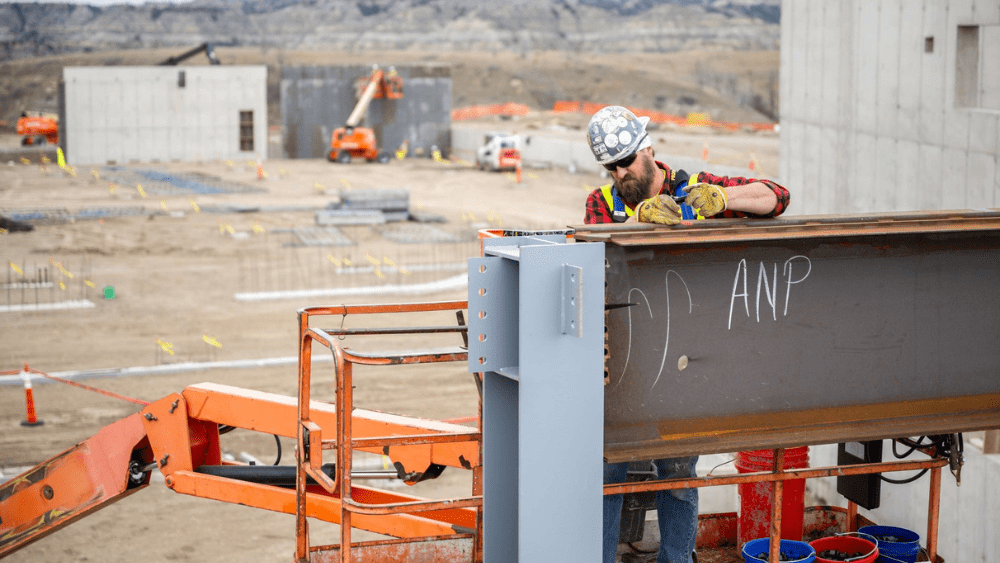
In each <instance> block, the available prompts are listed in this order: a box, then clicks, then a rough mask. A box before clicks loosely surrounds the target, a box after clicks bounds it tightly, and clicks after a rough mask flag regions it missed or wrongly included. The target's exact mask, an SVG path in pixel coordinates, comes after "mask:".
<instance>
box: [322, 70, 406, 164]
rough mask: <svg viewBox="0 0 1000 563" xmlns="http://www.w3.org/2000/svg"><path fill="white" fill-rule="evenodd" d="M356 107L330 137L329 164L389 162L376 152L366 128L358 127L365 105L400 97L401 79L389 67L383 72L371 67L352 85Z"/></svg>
mask: <svg viewBox="0 0 1000 563" xmlns="http://www.w3.org/2000/svg"><path fill="white" fill-rule="evenodd" d="M356 89H357V90H358V103H357V104H356V105H355V106H354V110H353V111H351V115H350V116H348V118H347V121H346V122H345V124H344V126H343V127H338V128H337V129H335V130H334V131H333V134H332V135H331V136H330V153H329V154H328V155H327V158H328V159H329V160H330V161H331V162H340V163H343V164H346V163H348V162H351V159H352V158H364V159H365V160H367V161H368V162H375V161H378V162H380V163H382V164H385V163H387V162H389V153H388V152H385V151H379V150H378V143H377V141H376V139H375V132H374V131H372V130H371V129H369V128H367V127H358V124H359V123H361V120H362V119H363V118H364V114H365V112H366V111H367V110H368V105H369V104H371V101H372V100H373V99H374V98H386V99H389V100H398V99H400V98H402V97H403V78H402V77H401V76H399V74H397V73H396V70H395V69H394V68H392V67H389V70H388V72H385V71H383V70H381V69H379V68H378V66H375V67H373V68H372V73H371V74H370V75H369V76H364V77H362V78H360V79H359V80H358V82H357V84H356Z"/></svg>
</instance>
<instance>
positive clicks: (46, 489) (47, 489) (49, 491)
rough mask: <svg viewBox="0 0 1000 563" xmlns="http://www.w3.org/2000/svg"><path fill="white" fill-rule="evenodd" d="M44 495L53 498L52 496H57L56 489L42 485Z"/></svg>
mask: <svg viewBox="0 0 1000 563" xmlns="http://www.w3.org/2000/svg"><path fill="white" fill-rule="evenodd" d="M42 496H43V497H45V500H52V497H53V496H55V491H53V490H52V487H51V486H49V485H45V486H44V487H42Z"/></svg>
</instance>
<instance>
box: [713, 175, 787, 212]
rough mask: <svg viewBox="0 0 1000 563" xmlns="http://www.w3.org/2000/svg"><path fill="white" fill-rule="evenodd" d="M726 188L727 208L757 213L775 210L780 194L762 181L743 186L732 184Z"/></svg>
mask: <svg viewBox="0 0 1000 563" xmlns="http://www.w3.org/2000/svg"><path fill="white" fill-rule="evenodd" d="M725 190H726V199H727V202H726V209H729V210H732V211H743V212H745V213H755V214H757V215H767V214H768V213H770V212H772V211H774V207H775V206H776V205H777V204H778V196H777V195H775V193H774V190H772V189H771V188H770V187H768V186H767V185H766V184H764V183H762V182H753V183H752V184H745V185H742V186H730V187H728V188H725Z"/></svg>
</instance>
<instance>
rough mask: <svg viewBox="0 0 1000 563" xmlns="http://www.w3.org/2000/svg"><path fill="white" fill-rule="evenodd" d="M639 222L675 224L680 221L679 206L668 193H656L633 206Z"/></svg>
mask: <svg viewBox="0 0 1000 563" xmlns="http://www.w3.org/2000/svg"><path fill="white" fill-rule="evenodd" d="M635 212H636V213H635V216H636V219H638V221H639V222H640V223H657V224H659V225H676V224H677V223H680V222H681V208H680V207H679V206H678V205H677V204H676V203H675V202H674V200H673V199H671V198H670V196H668V195H656V196H653V197H651V198H649V199H647V200H644V201H643V202H642V203H640V204H639V206H638V207H636V208H635Z"/></svg>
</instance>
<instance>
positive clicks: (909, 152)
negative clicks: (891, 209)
mask: <svg viewBox="0 0 1000 563" xmlns="http://www.w3.org/2000/svg"><path fill="white" fill-rule="evenodd" d="M896 162H897V166H896V167H895V169H894V172H895V176H896V179H895V184H894V188H895V189H894V190H893V191H895V200H896V206H895V209H898V210H901V211H906V210H911V209H917V208H918V207H919V200H920V191H921V188H920V174H921V173H922V172H923V167H922V166H916V165H915V163H917V162H920V145H919V144H917V142H916V141H911V140H908V139H900V140H899V141H897V142H896ZM890 185H892V184H890Z"/></svg>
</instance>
